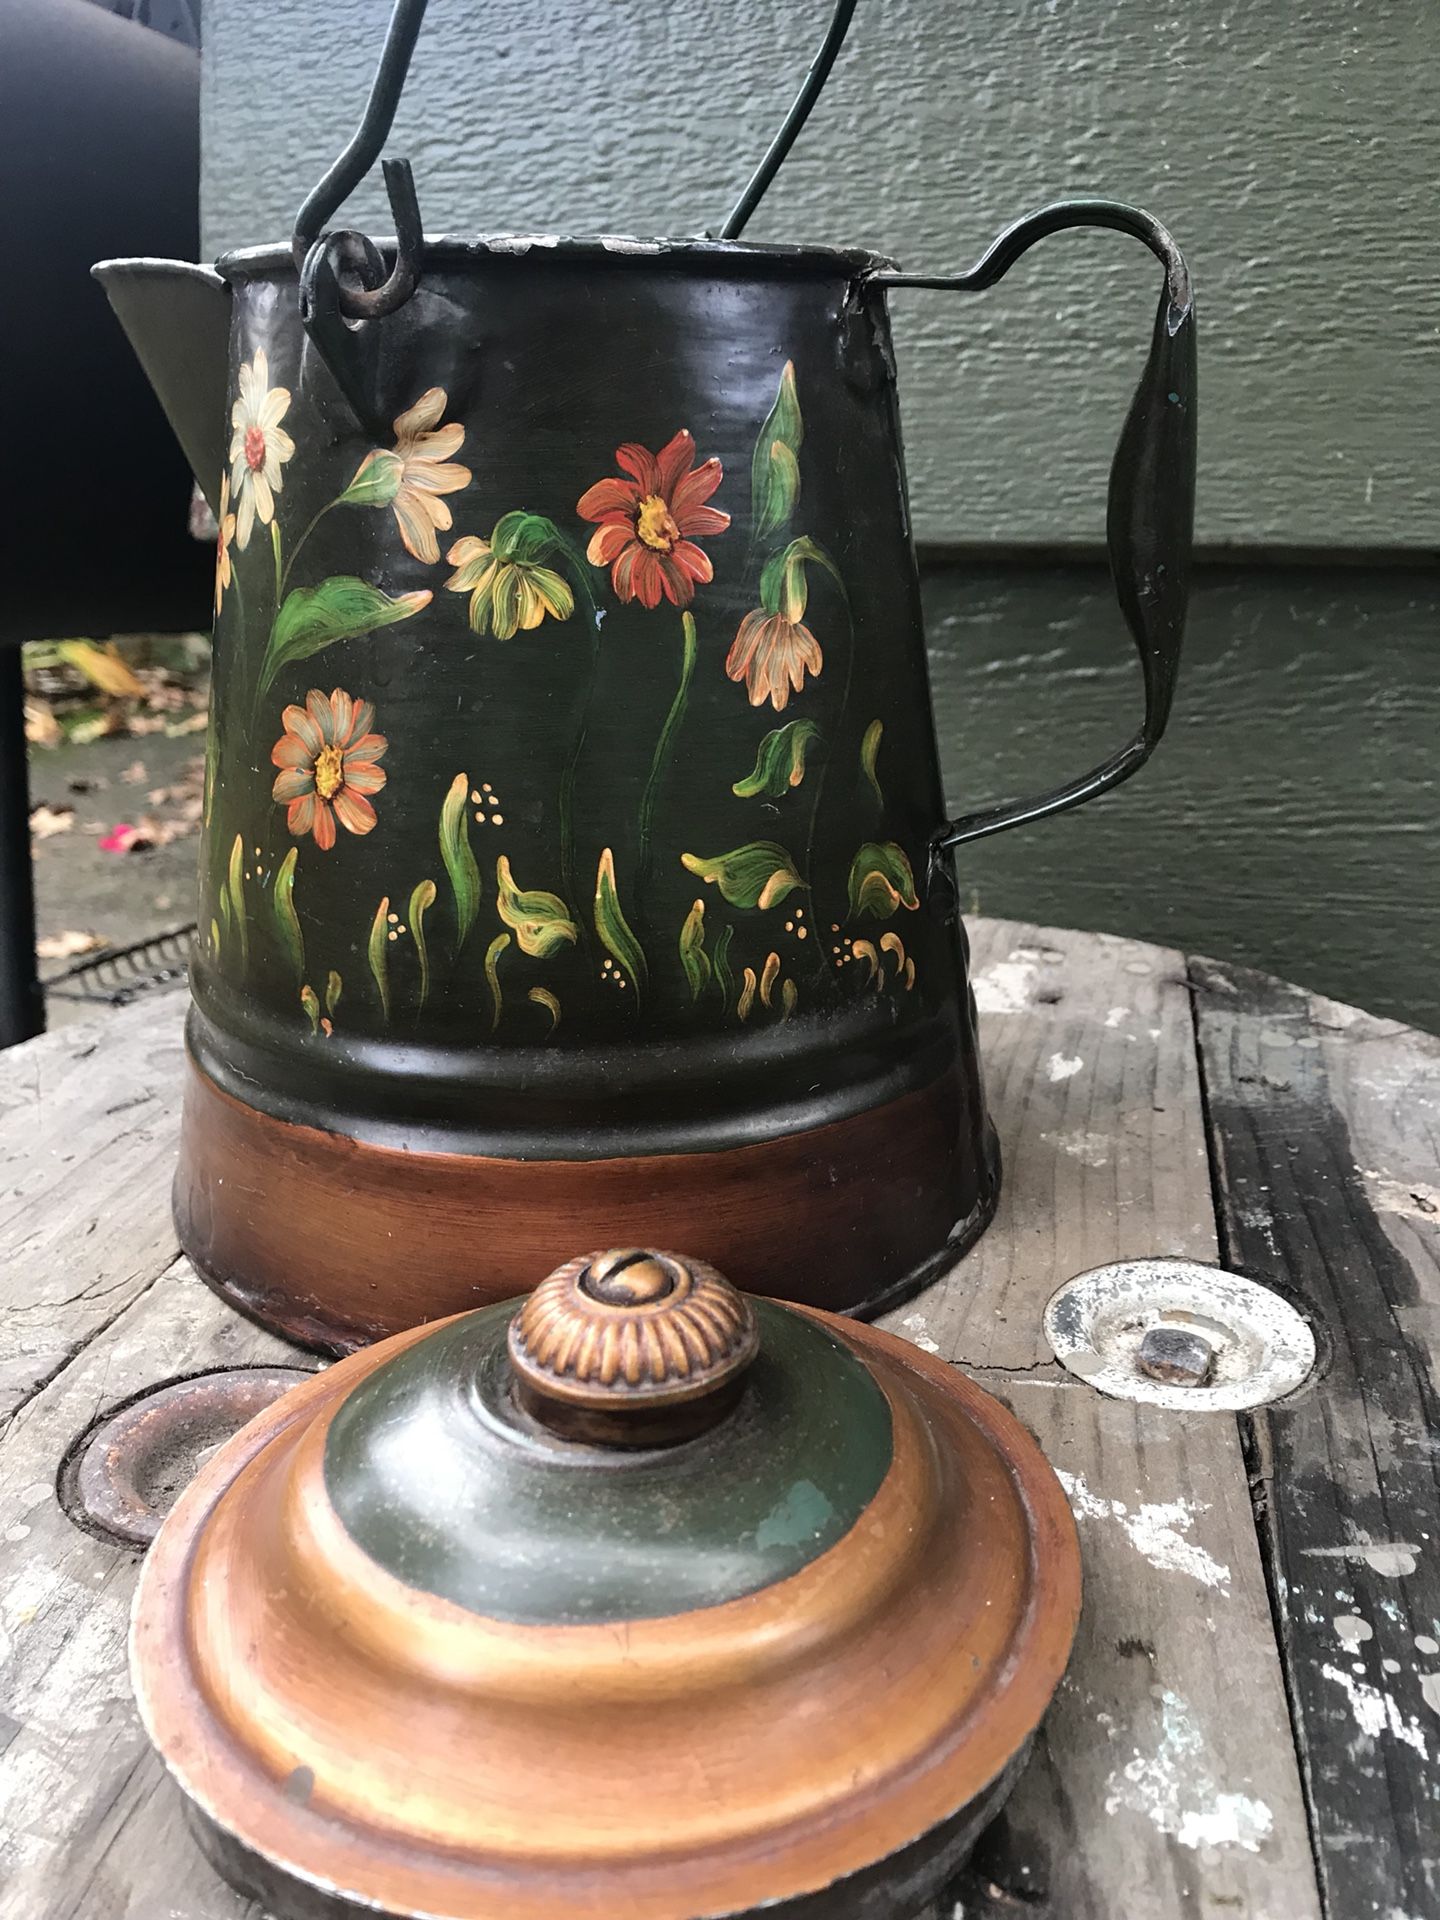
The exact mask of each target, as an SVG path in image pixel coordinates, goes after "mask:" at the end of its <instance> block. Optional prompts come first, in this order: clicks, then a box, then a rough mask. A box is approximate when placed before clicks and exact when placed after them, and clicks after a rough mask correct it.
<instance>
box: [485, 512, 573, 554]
mask: <svg viewBox="0 0 1440 1920" xmlns="http://www.w3.org/2000/svg"><path fill="white" fill-rule="evenodd" d="M564 545H565V538H564V535H563V534H562V533H561V531H560V529H559V528H558V527H557V526H556V524H555V522H554V521H553V520H547V519H546V518H545V516H544V514H543V513H525V512H523V511H519V510H517V511H516V512H513V513H502V514H501V516H500V518H499V519H498V520H497V521H496V522H495V529H494V532H493V533H492V534H491V535H490V551H491V552H492V553H493V554H494V555H495V557H496V559H497V560H518V561H519V562H520V563H521V565H522V566H533V565H534V564H535V562H536V561H539V560H548V559H549V558H550V557H551V555H552V554H554V553H557V552H559V551H560V550H561V549H562V548H563V547H564Z"/></svg>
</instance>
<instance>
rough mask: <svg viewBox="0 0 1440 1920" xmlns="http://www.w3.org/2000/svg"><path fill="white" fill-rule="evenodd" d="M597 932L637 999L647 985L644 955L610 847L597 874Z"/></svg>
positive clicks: (605, 852)
mask: <svg viewBox="0 0 1440 1920" xmlns="http://www.w3.org/2000/svg"><path fill="white" fill-rule="evenodd" d="M595 931H596V933H598V934H599V936H600V942H601V945H602V946H603V947H604V948H605V951H606V952H607V953H608V954H609V955H610V958H611V959H612V960H613V961H614V962H615V964H616V966H617V967H619V969H620V971H621V972H622V973H623V974H624V975H625V976H626V977H627V979H628V980H629V982H630V984H631V986H632V987H634V989H635V992H636V995H637V997H638V995H639V993H640V989H641V987H642V986H643V985H644V983H645V952H644V949H643V948H642V947H641V945H640V942H639V941H638V940H637V939H636V938H635V935H634V934H633V933H632V932H631V930H630V924H629V922H628V921H627V920H626V918H625V915H624V913H623V912H622V911H621V908H620V893H619V889H618V888H617V887H616V884H615V855H614V853H613V852H612V851H611V850H610V848H609V847H606V849H605V851H604V852H603V853H602V854H601V856H600V865H599V868H598V870H597V872H596V875H595Z"/></svg>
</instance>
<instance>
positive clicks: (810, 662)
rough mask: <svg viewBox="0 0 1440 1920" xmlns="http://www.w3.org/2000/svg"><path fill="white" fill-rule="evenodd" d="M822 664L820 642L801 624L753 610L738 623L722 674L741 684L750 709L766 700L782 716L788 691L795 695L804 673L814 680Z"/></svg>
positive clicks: (803, 682) (799, 687)
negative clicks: (741, 681) (738, 629)
mask: <svg viewBox="0 0 1440 1920" xmlns="http://www.w3.org/2000/svg"><path fill="white" fill-rule="evenodd" d="M824 663H825V656H824V654H822V653H821V651H820V642H819V641H818V640H817V639H816V638H815V636H814V634H813V633H811V631H810V629H809V628H808V627H807V626H806V625H805V624H804V622H803V621H800V620H787V619H786V618H785V616H784V614H783V613H767V612H766V611H765V609H764V608H763V607H756V609H755V611H754V612H753V613H747V614H746V616H745V618H744V619H743V620H742V621H741V622H740V631H739V632H738V633H737V634H736V636H735V640H734V644H733V645H732V646H731V648H730V651H729V653H728V654H727V655H726V656H725V671H726V673H728V674H729V676H730V678H731V679H732V680H743V681H744V682H745V685H746V688H747V690H748V692H749V695H750V704H751V706H752V707H761V706H764V704H765V702H766V701H767V700H768V701H769V702H770V704H771V706H772V707H774V709H775V711H776V712H777V713H783V712H784V710H785V706H786V703H787V702H788V700H789V698H790V690H791V688H792V687H793V688H794V690H795V692H796V693H799V691H800V689H801V688H802V687H803V686H804V684H805V675H806V672H807V671H808V672H810V673H813V674H815V675H816V676H817V677H818V676H819V673H820V669H821V667H822V666H823V665H824Z"/></svg>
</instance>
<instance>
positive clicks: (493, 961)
mask: <svg viewBox="0 0 1440 1920" xmlns="http://www.w3.org/2000/svg"><path fill="white" fill-rule="evenodd" d="M509 944H510V936H509V934H508V933H497V934H496V936H495V938H494V939H493V940H492V941H491V942H490V944H489V946H488V947H487V948H486V949H485V983H486V985H487V986H488V987H489V989H490V1008H491V1012H490V1031H491V1032H492V1033H494V1031H495V1029H496V1028H497V1027H498V1026H499V1024H500V1009H501V1008H502V1006H503V1005H504V1004H505V1003H504V1000H503V999H502V997H501V993H500V956H501V954H502V953H504V951H505V949H506V948H507V947H508V946H509Z"/></svg>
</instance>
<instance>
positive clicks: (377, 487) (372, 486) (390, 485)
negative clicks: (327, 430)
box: [335, 447, 405, 507]
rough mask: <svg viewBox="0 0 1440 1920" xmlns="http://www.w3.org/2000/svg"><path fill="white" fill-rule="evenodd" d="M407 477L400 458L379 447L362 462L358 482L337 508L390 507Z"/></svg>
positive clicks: (358, 468) (358, 471)
mask: <svg viewBox="0 0 1440 1920" xmlns="http://www.w3.org/2000/svg"><path fill="white" fill-rule="evenodd" d="M404 477H405V462H404V461H403V460H402V459H401V458H400V456H399V454H398V453H392V452H390V451H389V449H388V448H385V447H377V448H376V449H375V451H374V452H373V453H367V454H366V456H365V458H364V459H363V460H362V461H361V462H360V465H359V466H358V467H357V468H356V470H355V478H354V479H353V480H352V481H351V482H350V484H349V486H348V487H346V489H345V491H344V492H343V493H342V494H341V495H340V498H339V499H338V500H337V501H336V502H335V504H336V506H337V507H388V506H389V505H390V502H391V501H392V500H393V499H394V498H395V496H396V494H397V493H399V491H400V482H401V481H402V480H403V479H404Z"/></svg>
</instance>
